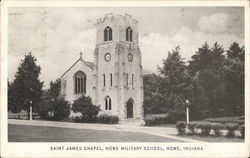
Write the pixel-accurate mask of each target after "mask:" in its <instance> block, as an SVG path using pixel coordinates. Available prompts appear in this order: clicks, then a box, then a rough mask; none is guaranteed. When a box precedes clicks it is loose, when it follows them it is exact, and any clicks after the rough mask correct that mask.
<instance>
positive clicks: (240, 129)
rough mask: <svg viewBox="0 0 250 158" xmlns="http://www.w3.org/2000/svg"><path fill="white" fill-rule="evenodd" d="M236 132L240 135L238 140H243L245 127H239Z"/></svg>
mask: <svg viewBox="0 0 250 158" xmlns="http://www.w3.org/2000/svg"><path fill="white" fill-rule="evenodd" d="M238 130H239V131H240V133H241V137H240V138H242V139H244V138H245V125H240V126H239V128H238Z"/></svg>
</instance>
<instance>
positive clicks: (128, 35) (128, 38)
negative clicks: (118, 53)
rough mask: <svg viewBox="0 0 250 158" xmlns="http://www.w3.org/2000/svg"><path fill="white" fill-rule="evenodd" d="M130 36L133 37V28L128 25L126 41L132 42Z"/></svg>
mask: <svg viewBox="0 0 250 158" xmlns="http://www.w3.org/2000/svg"><path fill="white" fill-rule="evenodd" d="M132 38H133V30H132V29H131V28H130V27H128V28H127V29H126V41H130V42H132Z"/></svg>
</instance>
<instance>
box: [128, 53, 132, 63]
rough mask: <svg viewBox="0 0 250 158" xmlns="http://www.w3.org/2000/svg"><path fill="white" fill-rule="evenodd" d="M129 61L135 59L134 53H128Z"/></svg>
mask: <svg viewBox="0 0 250 158" xmlns="http://www.w3.org/2000/svg"><path fill="white" fill-rule="evenodd" d="M128 61H129V62H131V61H133V55H132V54H131V53H129V54H128Z"/></svg>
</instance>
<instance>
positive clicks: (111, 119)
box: [97, 114, 119, 124]
mask: <svg viewBox="0 0 250 158" xmlns="http://www.w3.org/2000/svg"><path fill="white" fill-rule="evenodd" d="M97 122H98V123H107V124H117V123H118V122H119V118H118V116H115V115H107V114H101V115H100V116H98V117H97Z"/></svg>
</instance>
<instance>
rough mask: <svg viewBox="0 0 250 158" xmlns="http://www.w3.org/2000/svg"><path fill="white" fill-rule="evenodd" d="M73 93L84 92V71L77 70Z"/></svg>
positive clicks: (85, 78)
mask: <svg viewBox="0 0 250 158" xmlns="http://www.w3.org/2000/svg"><path fill="white" fill-rule="evenodd" d="M74 79H75V94H82V93H86V80H87V77H86V75H85V73H84V72H82V71H78V72H77V73H76V74H75V77H74Z"/></svg>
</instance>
